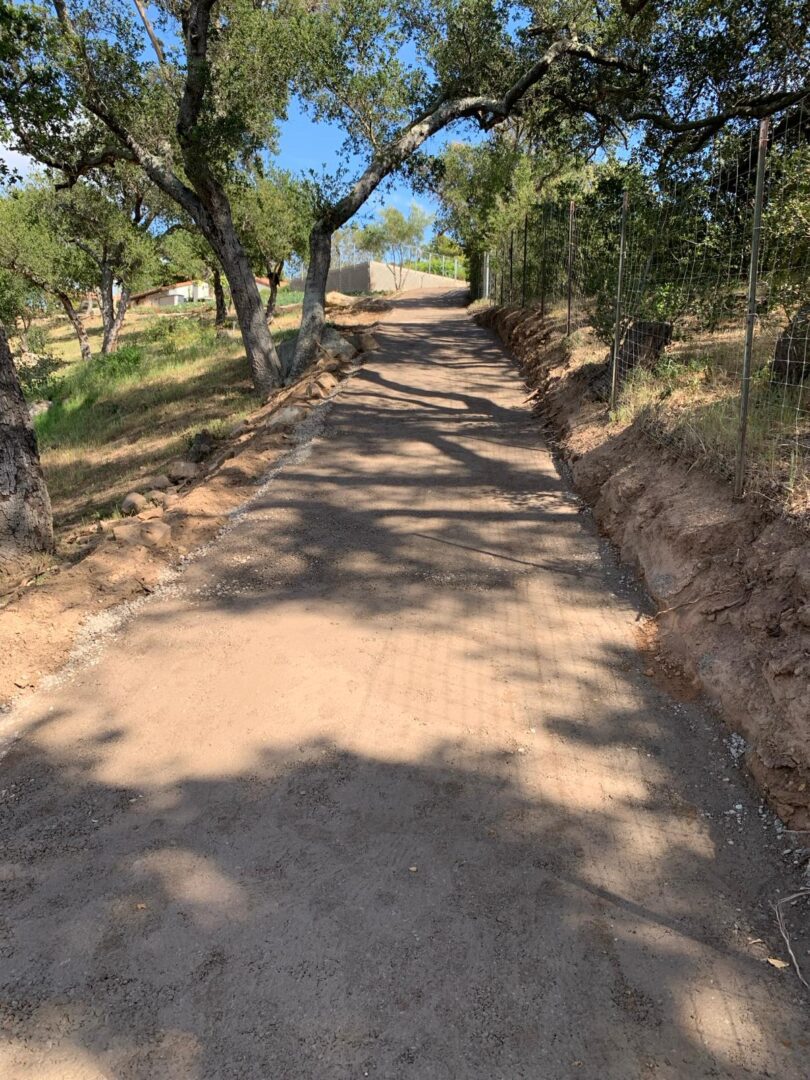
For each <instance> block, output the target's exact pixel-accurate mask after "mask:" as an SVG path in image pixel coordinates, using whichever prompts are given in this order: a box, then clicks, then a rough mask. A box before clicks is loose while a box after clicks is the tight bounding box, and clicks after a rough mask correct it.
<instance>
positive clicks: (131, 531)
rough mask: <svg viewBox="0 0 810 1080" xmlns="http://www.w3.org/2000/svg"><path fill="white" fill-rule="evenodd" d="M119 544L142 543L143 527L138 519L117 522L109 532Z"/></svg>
mask: <svg viewBox="0 0 810 1080" xmlns="http://www.w3.org/2000/svg"><path fill="white" fill-rule="evenodd" d="M109 535H110V536H112V538H113V539H114V540H115V542H116V543H117V544H140V543H141V542H142V541H141V527H140V524H139V523H138V522H137V521H127V522H124V523H122V522H116V523H115V524H114V525H113V527H112V529H111V530H110V533H109Z"/></svg>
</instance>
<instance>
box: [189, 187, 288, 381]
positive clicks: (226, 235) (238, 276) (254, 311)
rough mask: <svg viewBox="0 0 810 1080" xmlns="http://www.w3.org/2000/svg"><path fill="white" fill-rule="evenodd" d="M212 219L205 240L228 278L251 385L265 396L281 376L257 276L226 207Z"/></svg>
mask: <svg viewBox="0 0 810 1080" xmlns="http://www.w3.org/2000/svg"><path fill="white" fill-rule="evenodd" d="M209 213H211V211H209ZM211 217H212V218H213V223H214V227H215V231H214V232H213V233H212V234H211V235H210V236H209V235H206V240H208V243H209V244H210V245H211V247H212V248H213V249H214V254H215V255H216V256H217V258H218V259H219V263H220V266H221V267H222V269H223V270H224V272H225V277H226V278H227V279H228V285H229V286H230V289H231V300H232V301H233V306H234V308H235V309H236V318H237V320H238V321H239V329H240V330H241V331H242V341H243V342H244V345H245V352H246V353H247V359H248V364H249V365H250V373H251V375H252V376H253V385H254V386H255V387H256V390H257V391H258V393H259V394H261V395H262V396H263V397H266V396H267V395H268V394H269V393H270V391H271V390H273V389H275V387H277V386H280V385H281V381H282V375H281V364H280V362H279V358H278V353H277V352H276V347H275V345H274V344H273V337H272V335H271V333H270V330H269V329H268V326H267V322H266V320H265V317H264V304H262V298H261V296H260V295H259V287H258V285H257V284H256V277H255V275H254V273H253V270H252V269H251V266H250V261H249V259H248V257H247V254H246V252H245V249H244V248H243V247H242V244H241V243H240V241H239V237H238V236H237V235H236V230H235V228H234V225H233V220H232V219H231V215H230V210H229V208H227V204H226V207H222V206H219V207H217V209H216V211H215V212H214V213H211Z"/></svg>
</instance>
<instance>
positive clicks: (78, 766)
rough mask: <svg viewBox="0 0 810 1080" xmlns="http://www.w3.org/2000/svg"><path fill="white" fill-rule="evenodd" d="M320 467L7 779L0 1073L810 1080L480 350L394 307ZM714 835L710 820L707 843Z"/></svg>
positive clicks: (650, 689)
mask: <svg viewBox="0 0 810 1080" xmlns="http://www.w3.org/2000/svg"><path fill="white" fill-rule="evenodd" d="M380 337H381V341H382V343H383V349H382V350H381V352H380V353H378V354H376V355H375V356H373V357H371V358H370V359H369V361H368V362H367V365H366V368H365V369H364V371H363V372H362V373H361V374H360V375H358V376H357V377H356V378H355V380H353V382H352V383H351V384H350V385H349V387H348V388H347V389H345V390H344V391H343V393H342V394H341V395H340V397H339V398H338V399H337V401H336V402H335V403H334V404H333V405H332V406H331V411H330V413H329V416H328V418H327V428H326V433H325V435H324V437H323V438H322V439H321V440H319V441H318V442H316V443H315V444H313V445H312V447H311V450H310V453H309V456H308V457H304V458H303V460H302V459H299V460H298V462H297V463H293V464H291V465H289V466H288V467H287V468H286V469H285V470H284V471H283V472H282V473H281V474H280V475H279V476H278V477H277V478H276V480H275V481H274V483H273V484H272V485H271V486H270V487H269V489H268V490H267V493H266V494H265V495H264V496H263V497H262V498H261V499H260V500H258V501H257V502H256V503H255V504H254V505H253V506H252V507H251V508H250V510H249V511H248V512H247V513H246V515H245V517H244V519H243V520H242V522H241V524H240V525H239V527H238V528H236V529H234V530H233V531H231V532H230V533H228V534H227V535H226V536H225V538H224V539H223V541H222V542H221V543H220V544H219V545H218V546H217V547H215V548H213V549H212V550H211V551H209V552H208V553H207V554H206V555H205V556H204V557H203V558H201V559H200V560H198V561H197V562H195V563H193V564H192V565H190V566H189V567H188V569H187V570H186V572H185V574H184V575H183V578H182V579H181V582H180V584H179V586H177V587H175V588H173V589H172V590H171V591H170V592H168V593H166V594H164V595H163V596H161V597H159V598H157V599H156V600H155V601H154V602H151V603H149V604H148V605H146V606H145V607H144V609H143V610H142V611H141V613H140V614H139V616H138V617H137V618H136V619H135V620H134V621H133V622H131V623H130V624H129V626H128V627H127V628H126V629H125V630H124V631H123V632H121V633H120V635H119V637H118V640H116V641H114V642H112V643H111V644H110V647H109V648H108V649H107V650H106V652H105V654H104V655H103V656H102V657H101V659H100V660H99V662H98V663H97V665H96V666H94V667H91V668H88V669H86V670H84V671H83V672H80V673H79V674H78V675H77V676H76V677H74V678H73V679H72V680H70V681H67V682H65V683H64V685H62V686H61V687H56V688H55V689H54V690H52V691H51V692H49V693H47V694H45V693H41V694H39V695H37V697H36V698H34V699H32V700H31V701H29V702H28V703H27V704H26V706H25V709H24V711H21V712H19V713H17V714H15V716H14V718H13V727H14V729H15V730H16V731H18V732H19V733H20V736H21V737H20V739H19V741H18V742H17V743H16V744H15V745H14V746H13V748H12V749H11V750H10V751H9V753H8V755H7V757H6V758H5V759H4V761H3V763H2V766H0V789H1V790H2V798H3V800H4V804H5V805H4V814H3V819H2V823H3V829H4V833H5V835H4V838H3V862H2V870H1V871H0V887H2V890H3V894H2V905H1V906H0V910H1V911H2V918H3V923H2V927H0V949H2V975H0V983H2V994H1V995H0V1002H2V1010H3V1011H2V1027H0V1031H2V1034H3V1036H4V1039H5V1042H4V1043H3V1044H2V1048H0V1073H2V1075H3V1076H9V1077H13V1078H15V1080H16V1078H34V1077H36V1078H37V1080H50V1078H56V1077H60V1078H62V1077H68V1078H71V1080H73V1078H78V1077H81V1078H82V1080H84V1078H90V1077H94V1078H95V1077H99V1078H100V1077H105V1078H109V1077H115V1078H122V1080H123V1078H127V1080H131V1078H138V1080H140V1078H149V1080H151V1078H160V1080H164V1078H184V1080H185V1078H190V1080H211V1078H220V1077H228V1078H230V1077H233V1078H245V1077H250V1078H254V1077H255V1078H257V1080H258V1078H261V1080H265V1078H270V1077H272V1078H275V1077H278V1078H284V1080H288V1078H294V1077H300V1078H313V1077H317V1078H321V1077H324V1078H327V1077H328V1078H330V1080H332V1078H335V1080H337V1078H343V1077H346V1078H349V1077H352V1078H353V1077H360V1076H366V1075H368V1076H369V1077H406V1076H412V1077H419V1078H420V1080H421V1078H431V1080H432V1078H448V1080H450V1078H453V1080H455V1078H458V1077H464V1078H465V1080H466V1078H478V1077H480V1078H482V1080H484V1078H486V1080H490V1078H494V1077H504V1078H508V1080H517V1078H524V1077H525V1078H531V1080H538V1078H543V1080H545V1078H549V1080H551V1078H554V1080H557V1078H567V1077H588V1078H594V1080H596V1078H600V1080H601V1078H605V1077H611V1078H612V1077H615V1078H621V1080H625V1078H630V1077H656V1078H661V1077H666V1078H675V1077H763V1076H772V1077H780V1078H792V1077H797V1078H798V1077H804V1076H805V1075H806V1062H807V1057H808V1049H810V1036H808V1034H807V1023H806V1021H807V1014H806V1008H805V1005H804V1003H802V1002H801V1001H800V1000H799V997H800V995H799V993H798V989H799V986H798V983H797V982H796V980H795V978H794V976H793V975H792V973H791V972H790V971H788V970H777V969H775V968H773V967H770V966H769V965H767V964H766V962H765V958H766V957H767V956H776V957H779V956H782V952H781V951H779V947H778V944H777V938H776V935H775V933H774V931H773V927H772V921H771V917H770V915H768V913H767V908H766V905H767V902H768V901H769V900H770V899H772V898H773V897H774V896H775V895H776V893H777V891H778V890H779V889H780V888H781V889H783V890H784V889H785V888H787V887H788V884H789V883H788V882H787V881H786V880H785V876H784V873H783V871H782V869H781V866H780V864H779V863H778V862H777V860H776V858H775V857H774V855H773V854H772V852H771V850H770V848H771V841H770V837H769V836H768V835H767V834H766V828H765V822H764V819H762V820H761V818H760V816H759V815H758V813H757V803H756V802H755V801H754V798H753V796H752V795H751V793H750V791H749V789H748V787H747V786H746V785H745V782H744V781H743V779H742V778H741V777H740V775H739V774H738V773H737V772H736V771H735V769H734V768H733V767H732V764H731V760H730V759H729V757H728V755H727V753H726V751H725V749H724V747H723V745H722V742H721V739H720V735H719V732H718V728H717V725H716V723H715V722H714V721H712V720H711V718H707V717H706V716H704V714H703V713H702V712H701V711H700V709H699V708H698V707H697V706H696V705H694V704H689V703H684V702H680V703H677V702H674V701H673V700H672V699H670V698H668V697H667V696H666V695H665V694H664V693H663V692H662V691H661V690H659V689H656V688H655V687H654V686H653V685H652V683H651V680H649V679H648V678H646V677H645V676H644V674H643V669H644V668H645V667H646V665H647V663H648V661H647V659H646V658H645V657H643V656H642V655H641V654H639V653H638V652H637V650H636V648H635V645H634V634H635V632H636V630H637V626H638V619H639V616H638V613H637V609H636V608H635V606H634V605H633V603H632V601H631V599H630V598H629V597H628V596H626V595H624V594H623V593H622V592H621V590H617V589H616V588H614V584H615V575H614V574H613V573H612V572H611V571H610V570H609V568H606V566H605V565H604V564H603V561H602V559H601V557H600V553H599V548H598V545H597V543H596V540H595V539H594V537H593V536H592V535H591V534H590V533H589V531H588V530H587V529H586V528H585V527H584V525H583V522H582V516H581V515H580V514H579V512H578V506H577V504H576V503H575V502H574V501H572V500H571V499H570V497H568V496H567V495H566V493H565V491H564V490H563V488H562V486H561V482H560V480H559V478H558V476H557V473H556V472H555V470H554V468H553V464H552V461H551V459H550V456H549V454H548V452H547V451H546V449H545V448H544V447H543V445H542V444H541V443H540V441H539V439H538V435H537V431H536V426H535V424H534V422H533V421H532V418H531V416H530V414H529V412H528V411H527V409H526V408H525V407H524V405H523V397H524V393H525V392H524V390H523V388H522V386H521V384H520V382H519V380H518V379H517V377H516V375H515V374H514V372H513V370H512V369H511V366H510V364H509V362H508V361H507V360H506V359H505V357H504V355H503V353H502V351H501V349H500V348H499V347H498V346H497V345H496V344H495V343H494V341H493V340H492V338H491V337H490V336H489V335H488V334H487V333H486V332H485V331H483V330H480V329H478V328H477V327H475V326H474V325H473V324H472V323H471V322H470V321H469V320H468V319H467V318H466V315H465V314H464V312H463V311H462V310H461V309H460V308H456V307H453V306H452V303H451V302H450V301H449V300H448V298H447V297H441V296H437V297H425V296H422V297H421V298H410V299H407V298H406V299H404V300H402V301H400V302H399V303H398V305H397V308H396V311H395V312H394V314H393V316H392V318H391V319H390V320H389V322H388V324H387V327H386V328H385V331H384V333H382V334H381V335H380ZM728 811H731V813H728Z"/></svg>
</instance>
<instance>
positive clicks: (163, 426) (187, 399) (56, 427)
mask: <svg viewBox="0 0 810 1080" xmlns="http://www.w3.org/2000/svg"><path fill="white" fill-rule="evenodd" d="M212 318H213V317H212V315H211V314H210V312H199V311H198V312H195V313H194V314H191V315H186V314H177V313H174V312H161V313H159V314H157V313H155V312H154V311H144V310H143V309H135V310H133V311H132V312H130V314H129V315H128V316H127V320H126V323H125V327H124V331H123V333H122V335H121V341H120V348H119V354H118V355H119V356H120V355H123V356H124V357H125V358H126V357H127V356H130V357H132V356H135V357H136V358H137V357H139V359H137V362H136V363H134V365H133V366H132V367H131V369H130V370H127V366H126V364H124V365H123V370H122V369H119V368H116V365H115V363H112V364H110V365H107V364H105V362H104V358H101V357H96V358H95V359H94V361H93V362H92V365H91V367H90V368H88V365H86V364H84V363H83V362H82V361H81V359H80V357H79V349H78V343H77V342H76V340H75V336H74V335H73V333H72V330H71V328H70V326H69V325H68V324H67V323H66V322H65V321H62V320H54V321H53V322H52V324H51V325H50V326H49V327H48V347H49V349H50V350H51V351H52V352H53V353H54V355H56V356H59V357H60V358H61V359H63V360H64V361H65V365H64V367H63V368H61V369H60V370H59V371H58V372H57V374H56V376H55V377H54V380H53V390H52V393H51V394H50V395H49V396H52V397H53V399H54V404H53V405H52V407H51V408H50V410H49V411H48V412H47V413H44V414H43V415H41V416H39V417H37V420H36V427H37V435H38V438H39V442H40V448H41V452H42V463H43V468H44V470H45V475H46V479H47V482H48V488H49V491H50V493H51V499H52V502H53V507H54V515H55V519H56V522H57V526H58V527H64V526H68V525H73V524H76V523H79V522H83V521H86V520H88V519H92V518H95V517H102V516H106V515H109V514H110V513H111V512H114V511H115V507H116V506H117V504H118V503H119V502H120V500H121V499H122V498H123V496H124V495H125V494H126V493H127V492H128V491H129V490H131V488H132V487H133V486H135V484H136V482H137V481H138V480H139V479H140V478H142V477H143V476H145V475H148V474H151V473H154V472H156V471H159V469H160V468H161V467H162V466H164V465H165V463H166V462H167V461H168V460H170V459H171V458H172V457H175V456H177V455H178V454H181V453H183V451H184V450H185V449H186V447H187V445H188V443H189V441H190V439H191V438H192V437H193V435H194V434H195V433H196V432H197V431H199V430H200V429H201V428H208V429H209V430H212V431H213V432H214V433H215V434H217V433H221V434H226V433H227V432H228V431H229V430H230V428H232V427H233V425H234V424H235V423H237V422H238V421H239V420H240V419H242V418H243V417H245V416H246V415H248V414H249V413H250V412H251V411H252V410H253V409H255V408H257V406H258V402H257V399H256V397H255V395H254V394H253V392H252V387H251V382H250V378H249V372H248V368H247V363H246V361H245V357H244V350H243V348H242V343H241V339H240V337H239V334H238V332H237V331H234V330H228V331H227V332H226V333H225V334H224V335H223V336H221V337H217V336H216V334H215V332H214V329H213V323H212ZM299 318H300V307H299V308H296V309H295V311H291V312H285V313H284V317H283V318H282V319H280V320H279V323H278V327H277V328H276V327H275V326H274V333H276V335H277V336H283V335H284V334H285V333H289V332H290V331H291V330H292V329H293V328H294V326H295V325H297V321H298V319H299ZM88 333H89V335H90V339H91V343H92V345H93V346H94V348H96V349H97V348H98V347H99V346H100V337H101V327H100V323H99V321H98V320H97V319H94V320H88Z"/></svg>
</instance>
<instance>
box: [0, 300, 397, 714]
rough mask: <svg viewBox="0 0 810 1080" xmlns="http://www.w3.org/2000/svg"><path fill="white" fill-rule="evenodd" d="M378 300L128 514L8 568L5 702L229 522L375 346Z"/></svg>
mask: <svg viewBox="0 0 810 1080" xmlns="http://www.w3.org/2000/svg"><path fill="white" fill-rule="evenodd" d="M379 303H381V302H378V307H376V308H373V309H370V308H369V306H368V302H361V303H359V304H355V305H354V308H353V309H352V310H348V309H347V312H346V316H345V319H343V320H341V323H340V325H341V331H342V332H343V334H344V335H346V336H347V337H348V339H349V340H348V341H347V340H344V339H342V338H341V337H339V336H338V335H335V334H334V333H333V337H334V339H335V340H334V341H333V342H332V344H333V345H334V346H335V351H334V352H330V353H326V354H325V355H324V356H322V358H321V359H320V360H319V361H318V362H317V363H316V364H315V365H313V367H311V368H309V369H308V370H307V372H305V374H304V375H303V376H302V377H301V378H300V379H299V380H298V381H297V382H295V383H294V384H292V385H291V386H288V387H286V388H285V389H283V390H281V391H278V392H276V393H275V394H274V395H273V396H272V397H271V398H270V400H269V401H268V403H267V404H266V405H264V406H263V407H261V408H259V409H257V410H256V412H255V413H253V415H252V416H250V417H249V418H248V419H247V420H245V421H243V422H242V423H240V424H238V425H237V427H236V428H235V429H234V431H233V432H232V433H231V435H230V437H229V438H227V439H224V440H211V439H207V438H206V435H207V433H206V432H202V433H201V436H198V437H197V440H195V442H197V441H199V443H200V444H201V446H202V454H201V455H200V456H198V457H197V458H196V459H188V460H174V461H172V462H167V463H166V466H165V469H164V470H163V473H162V474H158V475H155V474H152V475H149V476H146V475H144V476H143V477H141V478H140V479H139V480H138V481H136V482H134V483H133V484H132V493H133V494H132V495H131V496H128V497H127V499H125V500H124V501H123V503H122V510H123V512H124V514H125V515H126V513H127V510H128V509H131V510H132V511H133V512H131V513H130V514H129V516H122V517H116V518H111V519H108V520H105V521H99V522H96V523H94V524H92V525H86V526H81V527H79V528H76V529H73V530H71V531H70V532H69V533H68V534H66V535H65V536H64V538H63V539H62V542H61V543H60V551H59V555H58V557H57V558H56V560H55V561H54V563H53V565H51V566H50V567H48V568H47V569H46V570H45V571H44V572H36V573H34V574H33V575H32V576H30V577H28V578H23V579H22V580H18V581H16V582H15V581H13V580H11V579H10V578H9V577H8V576H5V577H4V576H3V575H2V574H0V657H2V658H3V659H2V661H0V709H2V708H3V707H4V706H6V705H7V704H8V703H9V702H10V701H11V700H13V699H14V698H16V697H19V696H20V695H21V694H24V693H25V692H27V691H30V690H32V689H33V688H34V687H35V686H36V685H37V684H38V683H39V681H40V679H41V678H42V677H43V676H45V675H48V674H50V673H52V672H55V671H57V670H58V669H59V668H60V667H62V666H63V665H64V663H65V662H66V661H67V660H68V658H69V657H70V655H71V652H72V650H73V649H74V647H75V645H76V643H77V640H78V637H79V633H80V631H81V629H82V626H83V624H84V623H85V620H86V619H87V617H88V616H90V615H98V614H99V613H101V612H103V611H106V610H108V609H110V608H113V607H115V606H117V605H119V604H122V603H125V602H131V601H134V600H137V599H139V598H141V597H143V596H145V595H148V594H149V593H151V592H153V591H154V589H155V588H156V587H157V586H158V585H159V584H160V583H161V581H163V580H165V578H166V575H167V572H168V571H169V570H170V569H171V568H172V567H173V566H175V565H177V563H178V561H179V560H180V559H181V558H182V557H183V556H185V555H187V554H188V553H190V552H192V551H194V550H195V549H197V548H199V547H201V546H202V545H204V544H205V543H207V542H208V541H210V540H212V539H213V538H214V537H215V536H216V535H217V534H218V533H219V532H220V530H222V529H223V527H224V526H225V525H226V524H227V522H228V518H229V515H230V514H231V513H232V512H233V511H235V510H236V509H237V508H238V507H240V506H242V505H243V504H244V503H245V502H247V501H248V500H249V499H250V498H251V496H252V495H254V494H255V492H256V490H257V485H259V484H261V483H262V481H263V480H264V478H265V477H266V476H267V475H268V472H269V470H271V469H272V468H273V467H274V465H275V464H276V462H278V461H279V459H281V458H282V457H283V455H284V454H286V453H287V452H288V451H290V450H291V449H292V448H293V447H294V446H295V444H296V442H297V441H298V437H297V436H296V434H295V429H296V428H297V427H298V426H299V425H300V424H301V423H303V421H304V420H305V419H306V417H307V415H308V413H309V412H310V410H311V409H312V408H313V407H314V406H316V405H317V404H318V403H319V402H320V401H322V400H323V399H325V398H327V397H329V396H330V395H331V394H332V393H333V392H334V390H335V389H336V388H337V386H338V384H339V383H340V382H341V381H342V380H343V379H345V378H346V377H347V375H348V374H349V373H350V372H351V370H352V369H353V367H354V366H355V365H356V364H357V363H358V362H359V360H361V359H362V356H361V355H360V356H358V353H359V354H362V353H363V352H366V351H369V350H372V349H373V348H374V347H375V341H374V338H373V335H372V334H371V332H370V331H371V329H373V322H374V319H373V318H370V317H368V316H369V315H371V314H372V313H373V312H376V313H377V318H378V317H379V311H380V310H382V309H381V308H380V307H379ZM387 306H390V305H386V307H387ZM353 330H354V331H356V332H354V333H352V331H353ZM341 341H342V342H343V343H342V344H341ZM128 504H131V505H130V506H128ZM38 569H39V568H38Z"/></svg>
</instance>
